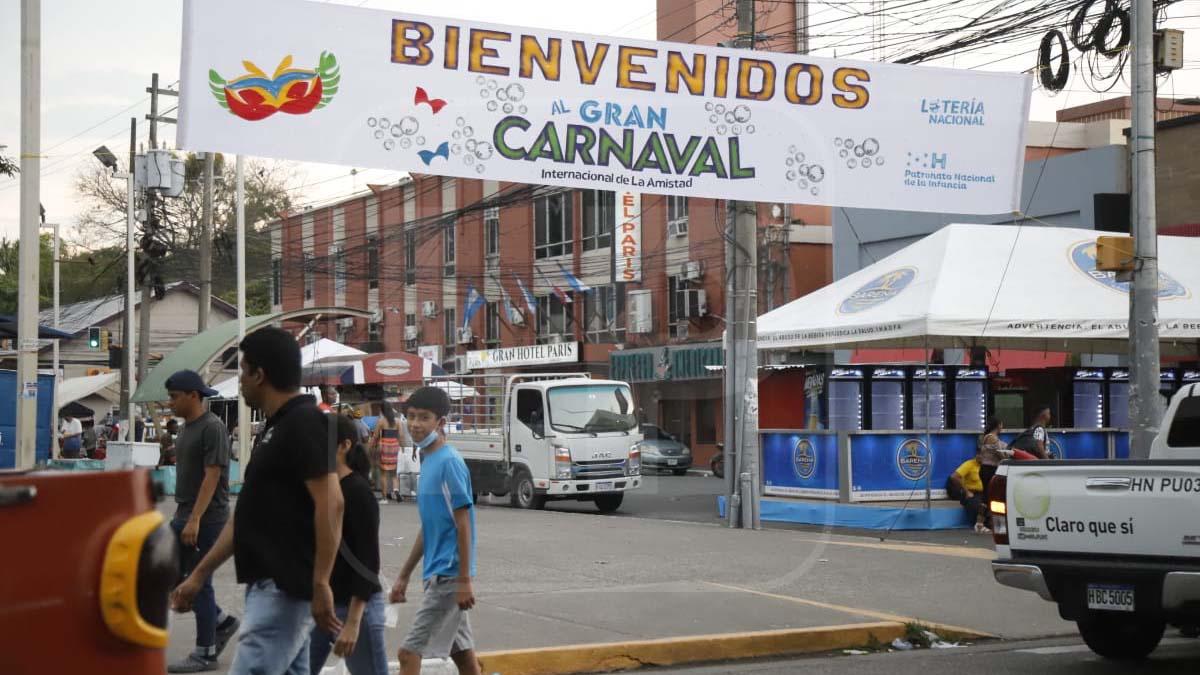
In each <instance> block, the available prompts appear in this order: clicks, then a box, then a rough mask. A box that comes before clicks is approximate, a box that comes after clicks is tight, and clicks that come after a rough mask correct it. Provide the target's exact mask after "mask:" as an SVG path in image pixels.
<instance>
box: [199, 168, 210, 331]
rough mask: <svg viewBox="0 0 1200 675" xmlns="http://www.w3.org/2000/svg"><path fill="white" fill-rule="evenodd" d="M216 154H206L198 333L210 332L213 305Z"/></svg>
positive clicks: (201, 227)
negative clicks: (209, 313) (209, 324)
mask: <svg viewBox="0 0 1200 675" xmlns="http://www.w3.org/2000/svg"><path fill="white" fill-rule="evenodd" d="M214 163H215V157H214V153H212V152H206V153H204V205H203V215H202V216H201V218H200V314H199V319H198V323H197V324H196V332H197V333H203V332H204V331H206V330H208V312H209V308H210V306H211V305H212V233H213V223H212V220H213V165H214Z"/></svg>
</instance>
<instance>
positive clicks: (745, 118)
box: [733, 104, 750, 124]
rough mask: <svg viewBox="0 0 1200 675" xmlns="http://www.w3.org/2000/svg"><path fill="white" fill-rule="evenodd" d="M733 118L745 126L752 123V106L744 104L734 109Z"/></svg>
mask: <svg viewBox="0 0 1200 675" xmlns="http://www.w3.org/2000/svg"><path fill="white" fill-rule="evenodd" d="M733 118H734V119H735V120H737V121H738V122H741V123H743V124H745V123H746V122H749V121H750V106H748V105H745V104H742V105H739V106H737V107H736V108H734V109H733Z"/></svg>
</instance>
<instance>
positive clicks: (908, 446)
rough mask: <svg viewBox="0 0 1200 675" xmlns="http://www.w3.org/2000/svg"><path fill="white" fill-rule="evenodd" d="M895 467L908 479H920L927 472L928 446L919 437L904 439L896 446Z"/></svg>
mask: <svg viewBox="0 0 1200 675" xmlns="http://www.w3.org/2000/svg"><path fill="white" fill-rule="evenodd" d="M896 468H897V469H899V470H900V475H901V476H904V477H905V478H907V479H908V480H914V481H915V480H921V479H922V478H924V477H925V476H926V475H927V474H928V473H929V447H928V446H926V445H925V442H924V441H922V440H920V439H917V438H909V439H905V440H904V442H903V443H901V444H900V446H899V447H897V448H896Z"/></svg>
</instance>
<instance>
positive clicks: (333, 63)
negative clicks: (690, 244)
mask: <svg viewBox="0 0 1200 675" xmlns="http://www.w3.org/2000/svg"><path fill="white" fill-rule="evenodd" d="M183 33H184V35H183V55H182V64H183V66H182V73H181V74H180V79H181V100H180V113H179V136H178V141H179V144H180V145H181V146H182V147H184V148H187V149H190V150H198V151H204V150H213V151H223V152H227V153H240V154H245V155H257V156H263V157H277V158H284V159H291V160H301V161H312V162H325V163H333V164H343V165H347V166H357V167H376V168H381V169H396V170H406V171H414V172H419V173H426V174H440V175H447V176H459V177H465V178H482V179H491V180H501V181H513V182H523V183H537V184H550V185H561V186H566V187H577V188H599V189H608V190H614V191H616V190H622V189H627V190H634V191H637V192H642V193H657V194H676V195H687V196H693V197H710V198H727V199H744V200H753V201H764V202H788V203H805V204H826V205H837V206H847V207H865V208H878V209H900V210H911V211H934V212H945V213H964V214H997V213H1009V212H1013V211H1016V210H1018V208H1019V196H1020V189H1021V171H1022V167H1023V164H1024V155H1025V148H1024V130H1025V123H1026V119H1027V117H1028V110H1029V96H1030V78H1029V77H1028V76H1026V75H1021V74H1007V73H989V72H977V71H963V70H949V69H939V68H924V67H914V66H901V65H892V64H882V63H871V62H859V61H846V60H840V59H827V58H817V57H810V56H805V55H795V54H776V53H770V52H751V51H747V50H736V49H725V48H720V47H704V46H696V45H686V44H676V43H665V42H648V41H641V40H625V39H609V38H597V37H592V36H586V35H579V34H575V33H567V32H561V31H552V30H544V29H528V28H517V27H508V26H499V25H494V24H481V23H477V22H473V21H465V20H452V19H440V18H433V17H426V16H418V15H413V14H407V13H398V12H390V11H381V10H371V9H359V8H354V7H346V6H343V5H335V4H324V3H315V2H279V1H278V0H256V1H255V2H245V1H244V0H203V1H202V2H201V1H199V0H186V1H185V3H184V19H183Z"/></svg>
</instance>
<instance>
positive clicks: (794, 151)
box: [788, 145, 799, 155]
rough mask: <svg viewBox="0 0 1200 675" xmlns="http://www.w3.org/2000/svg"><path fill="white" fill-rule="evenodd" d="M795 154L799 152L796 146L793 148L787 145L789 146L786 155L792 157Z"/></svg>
mask: <svg viewBox="0 0 1200 675" xmlns="http://www.w3.org/2000/svg"><path fill="white" fill-rule="evenodd" d="M797 152H799V150H798V149H797V148H796V146H794V145H789V146H788V154H790V155H794V154H796V153H797Z"/></svg>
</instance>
